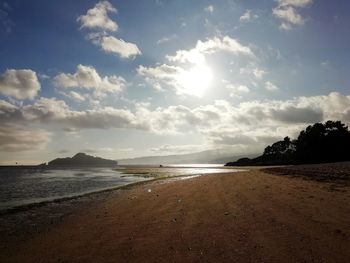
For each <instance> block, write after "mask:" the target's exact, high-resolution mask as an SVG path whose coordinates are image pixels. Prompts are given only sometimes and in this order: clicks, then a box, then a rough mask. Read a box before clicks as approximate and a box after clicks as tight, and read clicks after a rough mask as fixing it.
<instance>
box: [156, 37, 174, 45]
mask: <svg viewBox="0 0 350 263" xmlns="http://www.w3.org/2000/svg"><path fill="white" fill-rule="evenodd" d="M175 38H177V35H176V34H173V35H171V36H168V37H163V38H161V39H159V40H158V41H157V45H161V44H164V43H167V42H169V41H171V40H173V39H175Z"/></svg>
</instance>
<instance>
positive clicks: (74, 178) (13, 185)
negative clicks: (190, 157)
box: [0, 165, 238, 210]
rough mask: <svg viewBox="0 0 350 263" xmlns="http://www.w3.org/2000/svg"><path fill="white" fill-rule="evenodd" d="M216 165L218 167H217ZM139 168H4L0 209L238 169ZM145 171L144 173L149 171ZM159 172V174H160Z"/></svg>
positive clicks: (0, 171)
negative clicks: (126, 171) (154, 180)
mask: <svg viewBox="0 0 350 263" xmlns="http://www.w3.org/2000/svg"><path fill="white" fill-rule="evenodd" d="M214 167H215V168H214ZM149 169H150V168H138V170H137V171H134V172H132V173H131V174H124V173H123V172H122V171H123V170H122V169H121V170H114V169H112V168H100V167H99V168H66V169H40V168H37V169H36V168H31V169H23V168H20V169H19V168H2V169H0V210H5V209H9V208H14V207H17V206H23V205H28V204H33V203H40V202H44V201H53V200H56V199H61V198H66V197H74V196H78V195H82V194H86V193H91V192H98V191H101V190H104V189H109V188H114V187H118V186H123V185H127V184H131V183H135V182H141V181H146V180H150V179H152V178H153V177H158V176H159V175H160V176H165V177H172V176H179V175H181V176H194V175H197V176H198V175H203V174H208V173H222V172H236V171H238V170H235V169H224V168H219V166H218V165H216V166H210V167H208V166H207V165H186V166H184V165H178V166H173V167H169V168H156V170H157V171H156V172H155V173H154V171H155V169H154V168H153V169H151V172H152V173H150V174H148V172H147V173H146V174H147V175H148V176H145V177H143V176H139V175H140V173H139V172H140V171H142V172H145V171H147V170H149ZM146 174H142V173H141V175H146ZM157 174H158V176H157Z"/></svg>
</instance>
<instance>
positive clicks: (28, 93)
mask: <svg viewBox="0 0 350 263" xmlns="http://www.w3.org/2000/svg"><path fill="white" fill-rule="evenodd" d="M39 90H40V83H39V80H38V77H37V75H36V73H35V72H34V71H32V70H30V69H20V70H15V69H7V70H6V71H5V73H3V74H2V75H0V94H2V95H5V96H8V97H12V98H15V99H19V100H23V99H34V98H35V96H36V95H37V94H38V92H39Z"/></svg>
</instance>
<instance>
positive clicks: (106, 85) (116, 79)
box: [54, 65, 126, 100]
mask: <svg viewBox="0 0 350 263" xmlns="http://www.w3.org/2000/svg"><path fill="white" fill-rule="evenodd" d="M54 82H55V84H56V86H57V87H59V88H80V89H87V90H93V96H94V97H96V98H102V97H104V96H105V95H106V94H108V93H120V92H121V91H122V90H123V89H124V88H125V86H126V81H125V79H124V78H122V77H120V76H116V75H111V76H104V77H102V76H100V75H99V74H98V72H97V71H96V69H95V68H94V67H92V66H84V65H78V66H77V71H76V72H75V73H73V74H70V73H61V74H59V75H57V76H56V77H55V78H54ZM71 95H72V94H71ZM78 95H80V94H78ZM73 97H75V98H76V99H77V98H78V96H76V94H75V95H74V94H73ZM78 100H79V98H78ZM80 100H82V98H80Z"/></svg>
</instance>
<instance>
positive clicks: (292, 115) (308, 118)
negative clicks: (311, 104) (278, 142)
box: [270, 106, 323, 123]
mask: <svg viewBox="0 0 350 263" xmlns="http://www.w3.org/2000/svg"><path fill="white" fill-rule="evenodd" d="M270 113H271V115H272V117H274V118H276V120H279V121H282V122H286V123H295V122H303V123H313V122H320V121H322V120H323V112H322V110H320V109H312V108H297V107H294V106H287V107H285V108H282V109H278V110H276V109H272V110H271V111H270Z"/></svg>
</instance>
